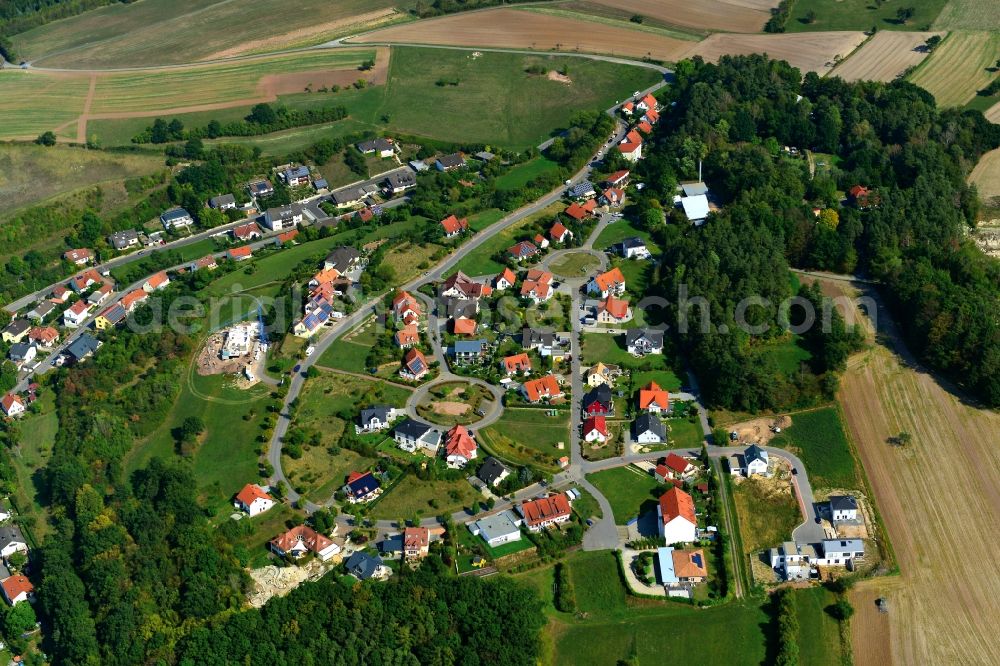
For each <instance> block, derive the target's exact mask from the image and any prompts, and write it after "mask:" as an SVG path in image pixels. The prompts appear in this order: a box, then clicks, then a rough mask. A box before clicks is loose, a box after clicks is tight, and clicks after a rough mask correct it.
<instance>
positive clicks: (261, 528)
mask: <svg viewBox="0 0 1000 666" xmlns="http://www.w3.org/2000/svg"><path fill="white" fill-rule="evenodd" d="M297 515H298V514H297V513H296V511H295V510H294V509H292V507H290V506H288V505H287V504H278V505H276V506H274V507H272V508H271V509H270V510H269V511H267V512H266V513H263V514H261V515H259V516H254V517H253V518H249V517H245V516H244V517H243V518H242V519H241V522H242V523H243V526H244V529H246V526H247V525H249V526H250V527H249V529H248V532H247V534H244V535H241V536H240V537H239V538H237V539H236V540H235V541H234V542H233V546H234V547H237V548H245V549H246V550H247V553H249V556H250V561H249V563H248V566H249V567H250V568H252V569H254V568H258V567H263V566H266V565H268V564H271V563H273V562H272V560H273V556H272V555H271V554H270V552H271V551H270V549H269V548H268V547H267V542H268V541H270V540H271V539H273V538H274V537H275V536H277V535H278V534H281V533H282V532H284V531H285V530H286V529H288V527H287V525H286V522H287V521H288V520H290V519H292V518H293V517H295V516H297ZM222 520H231V519H230V518H229V517H225V518H223V519H222Z"/></svg>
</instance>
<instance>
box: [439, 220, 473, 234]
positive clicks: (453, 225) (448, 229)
mask: <svg viewBox="0 0 1000 666" xmlns="http://www.w3.org/2000/svg"><path fill="white" fill-rule="evenodd" d="M441 226H442V227H444V231H445V233H446V234H455V233H458V232H459V231H465V230H466V229H468V228H469V220H467V219H466V218H464V217H463V218H462V219H461V220H460V219H458V218H457V217H455V216H454V215H449V216H448V217H446V218H444V219H443V220H441Z"/></svg>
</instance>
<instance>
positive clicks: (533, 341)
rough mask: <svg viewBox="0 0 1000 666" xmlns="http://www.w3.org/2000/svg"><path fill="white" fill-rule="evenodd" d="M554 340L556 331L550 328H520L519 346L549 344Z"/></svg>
mask: <svg viewBox="0 0 1000 666" xmlns="http://www.w3.org/2000/svg"><path fill="white" fill-rule="evenodd" d="M555 341H556V332H555V331H554V330H553V329H551V328H524V329H522V330H521V346H522V347H534V346H536V345H544V346H551V345H552V344H554V343H555Z"/></svg>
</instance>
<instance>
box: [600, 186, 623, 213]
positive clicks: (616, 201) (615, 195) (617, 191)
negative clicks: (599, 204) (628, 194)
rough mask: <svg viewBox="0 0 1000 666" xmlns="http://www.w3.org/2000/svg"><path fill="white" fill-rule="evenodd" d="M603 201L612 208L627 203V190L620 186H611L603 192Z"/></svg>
mask: <svg viewBox="0 0 1000 666" xmlns="http://www.w3.org/2000/svg"><path fill="white" fill-rule="evenodd" d="M601 201H603V202H604V203H605V204H607V205H608V206H611V207H612V208H618V207H620V206H621V205H622V204H623V203H625V190H623V189H621V188H618V187H609V188H608V189H606V190H604V192H602V193H601Z"/></svg>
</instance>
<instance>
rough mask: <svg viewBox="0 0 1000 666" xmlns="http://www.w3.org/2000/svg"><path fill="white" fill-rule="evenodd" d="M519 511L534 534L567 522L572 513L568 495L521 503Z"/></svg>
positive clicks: (560, 494)
mask: <svg viewBox="0 0 1000 666" xmlns="http://www.w3.org/2000/svg"><path fill="white" fill-rule="evenodd" d="M518 511H519V512H520V514H521V515H522V516H523V517H524V523H525V525H527V527H528V529H529V530H531V531H532V532H537V531H539V530H542V529H545V528H546V527H550V526H552V525H556V524H558V523H563V522H566V521H567V520H569V517H570V512H571V510H570V506H569V499H568V498H567V497H566V493H559V494H558V495H551V496H549V497H542V498H539V499H536V500H530V501H527V502H521V506H519V507H518Z"/></svg>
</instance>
